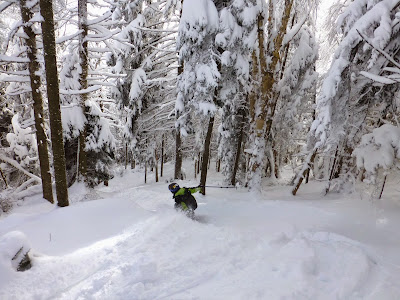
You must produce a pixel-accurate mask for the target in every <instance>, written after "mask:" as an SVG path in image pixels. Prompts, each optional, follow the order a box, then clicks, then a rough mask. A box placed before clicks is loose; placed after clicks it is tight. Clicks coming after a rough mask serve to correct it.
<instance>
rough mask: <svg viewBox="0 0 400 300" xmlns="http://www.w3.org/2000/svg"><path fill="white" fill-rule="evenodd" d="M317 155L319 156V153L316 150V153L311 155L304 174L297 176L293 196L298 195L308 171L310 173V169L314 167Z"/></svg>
mask: <svg viewBox="0 0 400 300" xmlns="http://www.w3.org/2000/svg"><path fill="white" fill-rule="evenodd" d="M316 155H317V151H316V150H314V152H313V153H312V154H311V156H310V158H309V159H308V161H307V162H306V165H305V168H304V170H303V172H301V173H299V174H298V175H297V176H298V179H297V183H296V186H295V187H294V188H293V190H292V195H293V196H296V193H297V191H298V190H299V188H300V185H301V183H302V182H303V179H304V176H305V175H306V174H307V171H309V170H310V168H312V165H313V164H314V159H315V156H316Z"/></svg>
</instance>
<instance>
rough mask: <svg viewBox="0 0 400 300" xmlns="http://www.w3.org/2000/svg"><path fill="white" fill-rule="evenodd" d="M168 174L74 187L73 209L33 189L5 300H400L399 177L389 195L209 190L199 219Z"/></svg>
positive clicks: (6, 228)
mask: <svg viewBox="0 0 400 300" xmlns="http://www.w3.org/2000/svg"><path fill="white" fill-rule="evenodd" d="M187 169H191V168H190V167H189V166H188V168H187ZM166 173H167V174H168V175H170V174H172V167H171V166H169V167H167V170H166ZM211 173H212V174H211V178H210V179H209V181H208V184H220V182H221V178H220V175H219V174H215V173H214V172H213V171H212V170H211ZM166 178H169V177H168V176H165V177H164V178H163V181H162V182H160V183H154V180H153V178H150V180H149V181H150V182H149V183H148V184H146V185H145V184H144V183H143V179H144V176H143V173H142V172H140V171H135V172H132V171H131V170H127V171H126V173H125V175H124V176H123V177H117V178H115V179H113V180H112V181H111V182H110V185H109V187H104V186H102V187H99V188H97V189H96V191H95V192H93V193H90V194H85V193H86V191H85V189H84V188H83V187H82V186H79V185H77V186H74V187H73V188H71V189H70V199H71V202H72V205H71V206H69V207H67V208H58V207H56V206H54V205H50V204H47V203H46V202H45V201H44V200H42V199H38V198H35V197H32V198H31V199H27V200H26V201H25V202H24V203H23V205H21V206H20V207H17V208H15V209H14V210H13V211H12V212H11V213H10V214H9V215H7V216H2V217H1V218H0V299H2V300H8V299H17V300H20V299H68V300H70V299H107V300H108V299H127V300H131V299H149V300H153V299H206V300H211V299H268V300H269V299H296V300H297V299H313V300H314V299H377V300H378V299H379V300H382V299H383V300H386V299H387V300H389V299H393V300H397V299H400V285H399V282H400V254H399V253H400V251H399V250H400V230H399V228H400V200H399V198H398V194H399V191H398V188H397V187H396V186H397V185H398V183H399V181H396V180H392V182H391V184H388V187H387V189H385V192H384V195H383V200H382V201H381V202H378V203H377V202H371V201H370V200H369V199H368V193H366V192H365V191H363V192H362V193H359V194H352V195H345V196H343V195H338V194H329V195H328V196H327V197H322V196H321V193H322V190H323V185H322V184H319V183H311V184H308V185H304V186H302V188H301V189H300V191H299V195H298V196H297V197H293V196H291V194H290V188H289V187H288V186H284V185H279V186H266V187H265V188H264V191H263V194H262V196H261V197H256V196H254V195H252V194H251V193H248V192H247V190H245V189H211V188H210V189H208V190H207V195H206V196H202V195H198V194H197V195H196V199H197V200H198V203H199V207H198V209H197V210H196V213H197V218H198V220H197V221H192V220H190V219H188V218H187V217H185V216H183V215H181V214H179V213H177V212H175V210H174V209H173V200H172V199H171V194H170V193H169V191H168V190H167V184H166V182H165V179H166ZM191 178H193V177H191ZM180 183H181V185H187V186H193V185H197V183H198V182H197V181H195V180H192V181H189V180H188V181H185V182H180ZM12 231H19V232H22V233H23V234H25V236H26V239H27V241H26V242H29V243H30V246H31V254H32V255H33V256H34V257H33V267H32V268H31V269H30V270H28V271H26V272H16V271H13V269H12V266H11V263H10V262H9V260H8V259H6V256H7V255H6V251H4V250H3V251H2V249H1V247H2V246H3V249H7V247H8V246H7V238H5V236H6V237H7V235H6V234H8V236H10V235H11V236H13V235H14V236H16V235H17V234H15V233H11V234H10V232H12ZM8 248H9V247H8Z"/></svg>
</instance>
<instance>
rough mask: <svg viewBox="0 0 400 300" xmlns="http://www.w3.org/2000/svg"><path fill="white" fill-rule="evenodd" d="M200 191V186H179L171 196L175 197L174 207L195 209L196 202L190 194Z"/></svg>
mask: <svg viewBox="0 0 400 300" xmlns="http://www.w3.org/2000/svg"><path fill="white" fill-rule="evenodd" d="M200 191H201V187H190V188H184V187H183V188H180V189H179V190H178V191H177V192H176V193H175V194H174V196H173V198H174V199H175V208H180V209H182V210H188V209H190V210H195V209H196V208H197V202H196V199H195V198H194V197H193V195H192V194H193V193H196V192H200Z"/></svg>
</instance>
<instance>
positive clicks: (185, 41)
mask: <svg viewBox="0 0 400 300" xmlns="http://www.w3.org/2000/svg"><path fill="white" fill-rule="evenodd" d="M218 28H219V16H218V11H217V8H216V6H215V4H214V3H213V2H212V1H211V0H201V1H195V0H185V1H184V3H183V8H182V18H181V20H180V24H179V32H178V39H177V48H178V49H179V60H180V63H182V64H183V72H182V73H181V74H180V75H179V78H178V97H177V100H176V106H175V109H176V113H177V114H179V119H178V120H177V122H176V126H177V128H178V129H179V131H180V133H181V135H182V136H187V135H188V134H189V133H192V132H193V131H194V128H193V126H192V120H191V119H192V117H193V116H192V115H193V114H197V116H199V117H200V118H204V119H205V120H206V119H209V122H208V128H207V132H206V134H205V140H204V151H203V152H204V154H203V167H202V175H201V179H200V183H201V184H203V185H205V180H206V174H207V164H208V155H209V146H210V140H211V133H212V128H213V124H214V114H215V113H216V111H217V105H216V98H215V94H216V93H215V91H216V89H217V87H218V81H219V79H220V70H219V67H218V62H217V57H218V52H217V49H216V46H215V36H216V34H217V32H218ZM203 193H204V190H203Z"/></svg>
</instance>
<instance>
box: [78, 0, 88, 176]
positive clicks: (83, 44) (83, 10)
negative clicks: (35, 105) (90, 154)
mask: <svg viewBox="0 0 400 300" xmlns="http://www.w3.org/2000/svg"><path fill="white" fill-rule="evenodd" d="M78 25H79V30H80V31H81V33H80V34H79V61H80V65H81V74H80V78H79V83H80V89H81V90H85V89H87V88H88V82H87V76H88V45H87V40H86V37H87V35H88V26H87V0H78ZM87 99H88V94H87V93H83V94H81V95H80V103H79V105H80V106H81V109H82V114H83V115H84V116H85V115H86V100H87ZM86 135H87V128H86V121H85V125H84V126H83V128H82V130H81V132H80V133H79V147H80V148H79V161H78V164H79V169H78V170H79V174H78V178H79V179H80V180H82V179H83V180H84V181H86V182H87V178H86V177H87V164H88V161H87V153H86Z"/></svg>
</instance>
